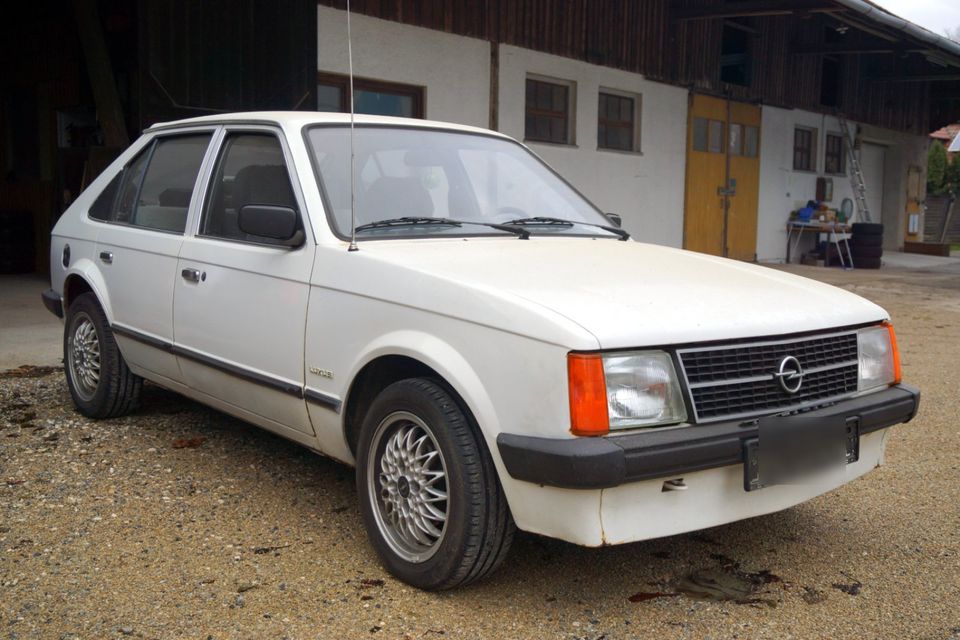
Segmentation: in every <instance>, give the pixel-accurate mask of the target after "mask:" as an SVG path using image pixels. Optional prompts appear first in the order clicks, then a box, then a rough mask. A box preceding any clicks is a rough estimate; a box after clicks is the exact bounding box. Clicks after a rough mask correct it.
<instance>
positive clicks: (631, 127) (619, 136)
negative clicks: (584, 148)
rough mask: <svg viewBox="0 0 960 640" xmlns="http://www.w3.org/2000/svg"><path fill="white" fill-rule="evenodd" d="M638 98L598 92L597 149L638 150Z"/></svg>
mask: <svg viewBox="0 0 960 640" xmlns="http://www.w3.org/2000/svg"><path fill="white" fill-rule="evenodd" d="M639 105H640V96H635V95H625V94H619V93H612V92H608V91H600V104H599V112H598V117H597V148H598V149H614V150H617V151H639V150H640V136H639V133H640V128H639V126H638V124H639V123H638V121H639Z"/></svg>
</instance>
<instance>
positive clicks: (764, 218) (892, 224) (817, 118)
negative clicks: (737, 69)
mask: <svg viewBox="0 0 960 640" xmlns="http://www.w3.org/2000/svg"><path fill="white" fill-rule="evenodd" d="M849 125H850V127H851V130H852V129H853V127H854V126H855V123H853V122H850V123H849ZM797 126H803V127H809V128H813V129H816V130H817V149H816V171H812V172H807V171H794V170H793V131H794V127H797ZM828 133H834V134H839V133H840V125H839V122H838V120H837V119H836V118H834V117H832V116H826V115H823V114H819V113H813V112H810V111H803V110H800V109H779V108H776V107H768V106H765V107H763V122H762V125H761V134H760V135H761V141H760V208H759V211H758V213H757V259H758V260H760V261H761V262H783V260H784V258H785V257H786V240H787V232H786V221H787V217H788V216H789V214H790V212H791V211H793V210H795V209H797V208H799V207H802V206H804V205H806V203H807V201H808V200H813V199H814V198H815V196H816V186H817V177H819V176H825V177H830V178H833V200H831V201H830V203H829V205H830V206H831V207H835V208H839V207H840V203H841V202H842V201H843V199H844V198H850V199H851V200H852V199H853V189H852V187H851V185H850V179H849V178H848V177H847V176H846V175H827V174H826V173H824V149H825V145H826V136H827V134H828ZM861 139H862V140H864V141H866V142H871V143H874V144H879V145H882V146H884V147H885V151H886V153H885V164H884V184H883V185H882V188H883V211H881V212H873V211H872V212H871V215H872V217H873V220H874V221H877V222H879V221H882V222H883V223H884V224H885V225H886V228H885V229H884V245H885V246H886V248H888V249H897V248H900V247H902V246H903V235H904V234H903V226H904V215H905V214H904V213H903V212H904V210H905V208H906V198H907V192H906V188H907V170H908V168H909V167H910V165H917V166H920V167H923V166H924V165H925V162H924V160H923V154H924V152H925V151H924V149H925V143H926V140H925V137H924V136H918V135H912V134H906V133H899V132H896V131H890V130H888V129H881V128H879V127H871V126H864V127H863V128H862V131H861ZM846 169H847V171H848V173H849V171H850V163H849V162H847V163H846ZM871 188H878V187H877V186H876V185H873V186H871V185H870V184H867V189H868V190H869V189H871ZM854 210H856V207H854ZM810 237H811V238H812V236H810ZM812 242H813V241H812V240H809V239H806V238H805V239H804V241H803V242H802V244H801V246H800V251H801V252H802V251H803V250H805V249H809V248H810V246H811V245H812ZM791 259H792V260H797V259H799V256H798V255H796V254H794V255H791Z"/></svg>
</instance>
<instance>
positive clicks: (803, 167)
mask: <svg viewBox="0 0 960 640" xmlns="http://www.w3.org/2000/svg"><path fill="white" fill-rule="evenodd" d="M816 140H817V130H816V129H808V128H806V127H797V128H796V129H794V130H793V168H794V170H795V171H816V170H817V167H816V163H815V161H814V158H816V157H817V156H816V148H817V147H816V145H817V143H816Z"/></svg>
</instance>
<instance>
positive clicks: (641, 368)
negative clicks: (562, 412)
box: [568, 351, 687, 435]
mask: <svg viewBox="0 0 960 640" xmlns="http://www.w3.org/2000/svg"><path fill="white" fill-rule="evenodd" d="M568 372H569V378H570V418H571V427H572V429H571V430H572V431H573V433H575V434H577V435H603V434H605V433H608V432H609V431H610V430H611V429H629V428H633V427H650V426H655V425H664V424H675V423H677V422H684V421H686V419H687V411H686V408H685V406H684V403H683V395H682V394H681V392H680V383H679V381H678V380H677V373H676V371H675V369H674V367H673V361H672V360H671V359H670V356H669V354H667V353H665V352H663V351H640V352H631V353H613V354H577V353H571V354H570V356H569V358H568Z"/></svg>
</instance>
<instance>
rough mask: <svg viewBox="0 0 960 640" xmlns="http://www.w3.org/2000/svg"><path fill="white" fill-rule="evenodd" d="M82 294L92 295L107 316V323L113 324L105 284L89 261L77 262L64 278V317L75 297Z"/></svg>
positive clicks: (62, 293)
mask: <svg viewBox="0 0 960 640" xmlns="http://www.w3.org/2000/svg"><path fill="white" fill-rule="evenodd" d="M84 293H92V294H93V295H95V296H96V297H97V301H98V302H99V303H100V307H101V308H102V309H103V313H104V314H105V315H106V316H107V321H108V322H110V323H111V324H112V323H113V312H112V310H111V308H110V298H109V295H108V294H107V287H106V283H105V282H104V281H103V278H102V277H100V274H99V273H98V272H97V271H96V269H94V268H93V264H92V263H90V261H89V260H82V261H78V262H77V263H76V265H75V266H74V267H73V268H72V269H70V271H69V272H68V273H67V276H66V278H64V280H63V291H62V292H61V295H62V296H63V313H64V315H66V313H67V310H68V309H70V303H72V302H73V301H74V300H76V299H77V296H79V295H82V294H84Z"/></svg>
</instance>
